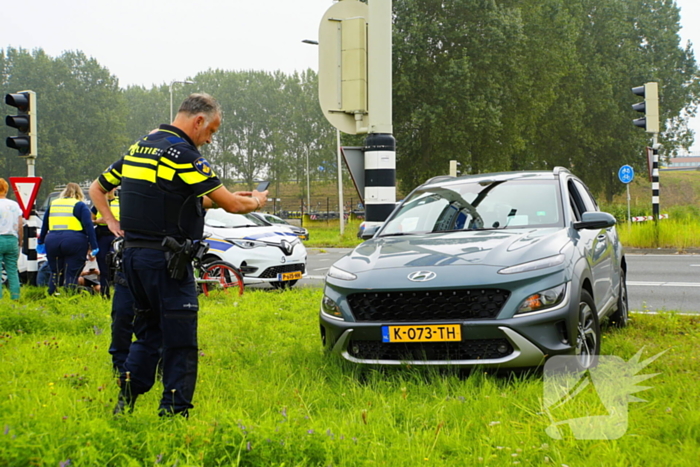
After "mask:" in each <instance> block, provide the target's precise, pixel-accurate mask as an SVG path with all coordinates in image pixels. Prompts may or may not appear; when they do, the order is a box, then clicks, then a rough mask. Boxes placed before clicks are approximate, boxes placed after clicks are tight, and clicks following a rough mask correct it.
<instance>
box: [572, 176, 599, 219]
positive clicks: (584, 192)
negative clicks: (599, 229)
mask: <svg viewBox="0 0 700 467" xmlns="http://www.w3.org/2000/svg"><path fill="white" fill-rule="evenodd" d="M573 183H574V186H576V189H577V191H578V193H579V195H580V196H581V200H582V201H583V204H584V205H585V207H586V209H585V211H584V212H589V211H597V210H598V205H597V204H596V202H595V200H594V199H593V196H591V193H590V191H588V188H586V186H585V185H584V184H583V183H581V182H580V181H578V180H573Z"/></svg>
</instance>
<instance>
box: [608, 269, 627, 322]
mask: <svg viewBox="0 0 700 467" xmlns="http://www.w3.org/2000/svg"><path fill="white" fill-rule="evenodd" d="M629 319H630V318H629V301H628V299H627V275H626V274H625V271H624V269H623V270H621V271H620V294H619V296H618V297H617V310H615V312H614V313H613V314H612V315H610V322H611V323H612V324H613V325H614V326H617V327H618V328H624V327H625V326H627V324H628V323H629Z"/></svg>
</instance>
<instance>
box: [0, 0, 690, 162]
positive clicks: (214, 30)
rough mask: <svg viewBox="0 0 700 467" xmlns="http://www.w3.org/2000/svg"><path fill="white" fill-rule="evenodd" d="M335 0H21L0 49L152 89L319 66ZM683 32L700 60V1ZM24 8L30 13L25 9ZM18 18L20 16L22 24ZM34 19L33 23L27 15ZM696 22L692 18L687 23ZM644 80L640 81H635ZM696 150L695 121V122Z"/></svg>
mask: <svg viewBox="0 0 700 467" xmlns="http://www.w3.org/2000/svg"><path fill="white" fill-rule="evenodd" d="M333 3H334V2H333V0H199V1H197V0H168V1H162V0H121V1H105V0H24V1H23V2H22V4H21V7H15V9H14V10H13V12H12V13H10V11H9V10H8V9H7V8H5V11H4V12H5V14H4V15H3V21H2V26H0V47H2V48H5V47H8V46H12V47H22V48H25V49H30V50H31V49H34V48H42V49H44V51H45V52H46V53H47V54H49V55H51V56H58V55H60V54H61V53H62V52H63V51H66V50H80V51H82V52H84V53H85V54H86V55H87V56H90V57H94V58H95V59H97V61H98V62H99V63H100V64H101V65H102V66H104V67H107V68H108V69H109V70H110V72H111V73H112V74H114V75H116V76H117V77H118V78H119V82H120V84H121V86H122V87H126V86H130V85H143V86H146V87H149V88H150V87H151V86H152V85H154V84H155V85H160V84H163V83H168V84H169V83H170V82H171V81H172V80H184V79H186V78H190V77H193V76H195V75H196V74H197V73H199V72H202V71H206V70H208V69H210V68H211V69H222V70H268V71H274V70H281V71H283V72H285V73H288V74H289V73H292V72H294V71H295V70H298V71H302V70H306V69H307V68H313V69H314V70H317V69H318V55H317V47H315V46H313V45H307V44H303V43H302V42H301V41H302V40H304V39H314V40H315V39H317V38H318V25H319V22H320V20H321V17H322V16H323V14H324V13H325V11H326V10H327V9H328V8H329V7H331V6H332V5H333ZM676 3H677V4H678V5H679V6H680V8H681V23H682V25H683V29H682V30H681V37H682V39H683V41H684V43H685V41H687V40H690V41H691V42H692V43H693V45H694V48H695V50H696V59H698V60H700V52H698V50H700V28H699V27H698V26H697V19H698V18H700V1H698V0H676ZM27 13H29V14H27ZM20 20H24V22H22V23H21V22H20ZM30 20H33V21H30ZM693 20H695V24H693ZM639 84H642V83H639ZM692 127H693V128H694V129H695V131H696V139H697V140H699V141H698V143H696V144H695V146H694V149H700V119H696V122H693V125H692Z"/></svg>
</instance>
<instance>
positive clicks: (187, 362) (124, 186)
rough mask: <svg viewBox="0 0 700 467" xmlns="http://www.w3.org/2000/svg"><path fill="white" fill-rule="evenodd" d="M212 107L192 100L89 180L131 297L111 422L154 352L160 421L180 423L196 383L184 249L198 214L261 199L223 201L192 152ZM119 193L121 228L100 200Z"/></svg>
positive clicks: (148, 372) (259, 203)
mask: <svg viewBox="0 0 700 467" xmlns="http://www.w3.org/2000/svg"><path fill="white" fill-rule="evenodd" d="M220 124H221V108H220V106H219V104H218V103H217V102H216V101H215V100H214V99H213V98H212V97H211V96H209V95H207V94H192V95H190V96H189V97H188V98H187V99H185V101H184V102H183V103H182V105H181V106H180V108H179V110H178V113H177V116H176V117H175V120H174V121H173V122H172V123H171V124H170V125H160V127H159V128H158V130H157V131H154V132H151V133H150V134H148V135H147V136H145V137H143V138H142V139H141V140H139V141H138V142H136V143H135V144H133V145H132V146H131V147H130V148H129V151H128V153H127V154H126V155H125V156H123V157H122V158H121V159H120V160H118V161H117V162H115V163H113V164H112V165H111V166H110V167H109V168H107V170H106V171H105V172H104V173H103V174H102V175H101V176H100V177H99V178H98V179H97V180H95V182H93V184H92V186H91V187H90V195H91V197H92V199H93V201H94V203H95V206H97V209H98V210H99V212H100V214H102V217H103V219H104V220H105V222H106V223H107V225H108V226H109V228H110V230H111V231H112V232H113V233H114V234H115V235H122V234H123V235H124V238H125V250H124V272H125V275H126V280H127V283H128V286H129V290H131V292H132V294H133V297H134V309H135V318H134V332H135V334H136V341H135V342H133V343H132V344H131V348H130V350H129V355H128V358H127V361H126V364H125V372H124V374H122V375H121V376H120V380H121V388H120V392H119V399H118V403H117V406H116V407H115V410H114V412H115V414H119V413H123V412H125V411H128V410H131V409H133V405H134V402H135V401H136V398H137V397H138V396H139V395H140V394H143V393H145V392H147V391H148V390H150V388H151V387H152V386H153V384H154V383H155V374H156V366H157V364H158V359H159V358H160V352H159V349H160V348H162V359H163V362H162V369H163V393H162V397H161V401H160V407H159V414H160V415H161V416H163V415H172V414H181V415H184V416H187V415H188V411H189V409H191V408H192V407H193V405H192V398H193V395H194V390H195V383H196V381H197V311H198V309H199V305H198V302H197V291H196V288H195V282H194V275H193V271H192V263H191V260H190V258H188V257H187V254H188V253H189V251H188V249H187V246H188V245H189V243H188V242H191V241H194V240H199V239H201V237H202V234H203V230H204V209H206V208H209V207H212V206H213V205H214V203H215V204H216V205H218V206H219V207H221V208H223V209H225V210H226V211H228V212H235V213H248V212H251V211H254V210H257V209H260V208H261V207H263V206H264V205H265V203H266V200H267V191H264V192H262V193H260V192H257V191H253V192H237V193H231V192H230V191H228V190H227V189H226V188H225V187H224V186H223V185H222V183H221V181H220V180H219V179H218V178H217V177H216V175H214V173H213V171H212V169H211V167H210V166H209V163H208V162H207V160H206V159H205V158H204V157H202V155H201V154H200V153H199V151H198V148H199V147H200V146H202V145H204V144H207V143H211V140H212V136H213V134H214V133H215V132H216V131H217V129H218V128H219V125H220ZM116 186H121V197H120V198H121V202H120V209H121V210H120V220H119V221H117V220H116V219H115V217H114V215H113V214H112V213H111V211H110V209H109V204H108V201H107V198H106V193H107V192H108V191H109V190H111V189H112V188H114V187H116Z"/></svg>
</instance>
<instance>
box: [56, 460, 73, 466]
mask: <svg viewBox="0 0 700 467" xmlns="http://www.w3.org/2000/svg"><path fill="white" fill-rule="evenodd" d="M69 465H71V464H70V459H66V460H64V461H62V462H59V463H58V467H68V466H69Z"/></svg>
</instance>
